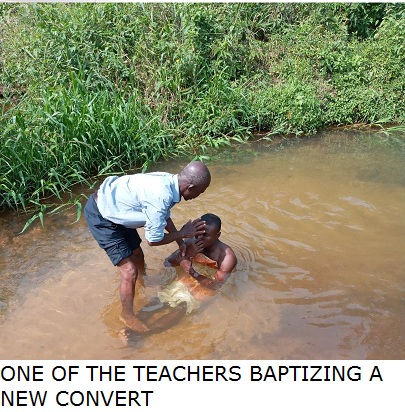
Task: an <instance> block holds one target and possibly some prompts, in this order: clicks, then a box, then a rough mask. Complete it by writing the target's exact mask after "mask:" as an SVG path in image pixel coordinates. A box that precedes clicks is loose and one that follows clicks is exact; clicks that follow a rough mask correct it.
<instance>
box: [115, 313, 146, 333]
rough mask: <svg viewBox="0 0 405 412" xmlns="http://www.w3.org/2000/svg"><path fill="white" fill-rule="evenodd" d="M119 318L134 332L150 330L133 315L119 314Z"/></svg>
mask: <svg viewBox="0 0 405 412" xmlns="http://www.w3.org/2000/svg"><path fill="white" fill-rule="evenodd" d="M120 319H121V320H122V321H123V322H124V323H125V325H127V326H128V328H130V329H131V330H133V331H134V332H138V333H147V332H149V331H150V329H149V328H148V327H147V326H146V325H145V324H144V323H143V322H142V321H141V320H139V319H138V318H137V317H136V316H135V315H124V314H121V316H120Z"/></svg>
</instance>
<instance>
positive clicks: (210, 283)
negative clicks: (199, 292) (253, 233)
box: [180, 248, 237, 289]
mask: <svg viewBox="0 0 405 412" xmlns="http://www.w3.org/2000/svg"><path fill="white" fill-rule="evenodd" d="M236 263H237V260H236V256H235V254H234V253H233V251H232V249H230V248H229V249H227V251H226V254H225V257H224V259H223V261H222V263H221V265H220V267H219V269H218V270H217V273H216V274H215V277H214V279H210V278H207V277H205V276H203V275H201V274H200V273H198V272H197V271H196V270H195V269H194V268H193V265H192V264H191V260H186V259H184V260H182V261H181V262H180V265H181V266H182V267H183V269H184V270H185V271H186V272H187V273H188V274H189V275H190V276H191V277H193V278H194V279H195V280H197V281H198V282H199V283H200V285H202V286H204V287H206V288H208V289H219V288H220V287H221V286H222V285H223V284H224V283H225V282H226V281H227V280H228V278H229V276H231V273H232V271H233V269H234V268H235V266H236Z"/></svg>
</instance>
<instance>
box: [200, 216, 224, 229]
mask: <svg viewBox="0 0 405 412" xmlns="http://www.w3.org/2000/svg"><path fill="white" fill-rule="evenodd" d="M201 219H202V220H204V222H205V223H206V224H207V226H214V227H216V228H217V230H218V232H219V231H220V230H221V219H220V218H219V217H218V216H217V215H214V214H213V213H206V214H205V215H202V216H201Z"/></svg>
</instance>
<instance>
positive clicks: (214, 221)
mask: <svg viewBox="0 0 405 412" xmlns="http://www.w3.org/2000/svg"><path fill="white" fill-rule="evenodd" d="M201 220H204V222H205V233H204V234H203V235H200V236H199V238H200V239H202V240H203V243H204V248H207V247H209V246H211V245H213V244H214V243H215V242H216V240H217V239H218V238H219V237H220V236H221V219H220V218H219V217H218V216H217V215H214V214H213V213H206V214H205V215H202V216H201Z"/></svg>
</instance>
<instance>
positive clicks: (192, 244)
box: [165, 239, 204, 266]
mask: <svg viewBox="0 0 405 412" xmlns="http://www.w3.org/2000/svg"><path fill="white" fill-rule="evenodd" d="M185 245H186V249H185V252H184V253H182V252H181V250H180V249H177V250H176V251H175V252H173V253H172V254H171V255H170V256H168V257H167V258H166V259H165V262H167V263H169V264H170V265H171V266H179V265H180V264H181V262H182V261H183V260H188V261H189V262H190V264H191V259H192V258H193V257H194V256H195V255H197V253H200V252H202V251H203V249H204V247H203V242H202V240H200V239H187V240H186V242H185Z"/></svg>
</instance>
